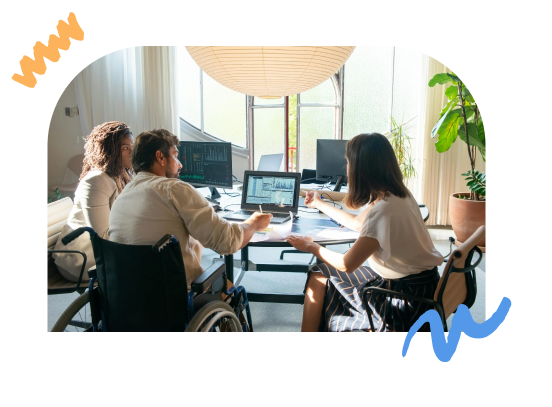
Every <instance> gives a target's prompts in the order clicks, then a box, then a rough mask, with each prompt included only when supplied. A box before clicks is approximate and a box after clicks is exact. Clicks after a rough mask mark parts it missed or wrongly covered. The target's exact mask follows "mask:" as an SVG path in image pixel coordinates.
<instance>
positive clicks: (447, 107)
mask: <svg viewBox="0 0 552 407" xmlns="http://www.w3.org/2000/svg"><path fill="white" fill-rule="evenodd" d="M459 101H460V99H458V98H457V97H456V98H454V99H451V100H449V101H448V103H447V104H446V105H445V107H443V108H442V109H441V113H440V116H439V117H440V118H441V117H443V115H444V114H445V113H446V112H448V111H449V110H450V109H452V108H453V107H455V106H456V104H457V103H458V102H459Z"/></svg>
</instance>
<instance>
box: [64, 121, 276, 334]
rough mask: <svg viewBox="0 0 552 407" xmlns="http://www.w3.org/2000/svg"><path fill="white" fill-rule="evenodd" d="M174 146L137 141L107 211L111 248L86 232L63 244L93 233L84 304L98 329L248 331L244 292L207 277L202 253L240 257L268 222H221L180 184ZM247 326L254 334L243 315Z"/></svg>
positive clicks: (162, 133) (167, 139) (162, 136)
mask: <svg viewBox="0 0 552 407" xmlns="http://www.w3.org/2000/svg"><path fill="white" fill-rule="evenodd" d="M178 145H179V140H178V138H177V137H176V136H174V135H173V134H171V133H170V132H169V131H167V130H164V129H158V130H152V131H146V132H143V133H141V134H140V135H138V137H137V138H136V142H135V144H134V148H133V150H132V167H133V170H134V172H135V173H136V176H135V177H134V179H133V180H132V182H130V183H129V184H128V185H126V187H125V188H124V189H123V191H122V193H121V194H120V195H119V197H118V198H117V200H116V201H115V203H114V204H113V206H112V208H111V213H110V217H109V232H108V235H109V241H107V240H103V239H100V238H99V237H98V236H97V235H96V234H95V233H94V231H93V230H92V229H91V228H81V229H78V230H76V231H74V232H73V233H71V234H70V235H67V236H66V237H65V238H64V239H66V240H68V241H70V240H72V239H75V238H76V237H77V236H78V235H80V234H82V233H83V232H84V231H88V232H89V233H90V238H91V240H92V245H93V248H94V257H95V258H96V262H97V263H96V264H97V268H96V271H95V272H93V271H89V274H90V277H91V278H92V279H91V283H90V288H93V284H94V282H95V281H97V285H98V288H97V289H94V290H92V291H90V290H89V292H91V293H92V294H91V295H90V296H89V301H90V305H91V309H92V317H93V319H94V320H95V321H96V322H97V321H99V320H102V324H103V330H117V331H138V330H144V331H173V330H174V331H180V330H184V328H185V327H186V326H187V330H194V331H195V330H207V331H209V330H234V328H236V327H240V325H241V327H243V326H244V325H245V318H244V317H243V315H242V311H244V310H245V308H248V304H247V298H246V295H245V291H244V290H243V287H233V286H231V284H230V283H229V282H227V280H226V273H225V266H224V263H223V262H217V263H214V264H213V265H212V266H211V267H209V268H208V269H207V270H205V272H204V270H203V269H202V268H201V251H202V248H203V247H204V246H205V247H208V248H210V249H212V250H214V251H216V252H217V253H219V254H230V253H235V252H237V251H238V250H239V249H241V248H242V247H244V246H245V245H247V243H248V242H249V240H250V239H251V237H252V236H253V234H254V233H255V232H256V231H261V230H263V229H265V228H266V227H267V226H268V225H269V224H270V220H271V218H272V215H271V214H261V213H254V214H253V215H252V216H251V217H250V218H249V219H247V220H246V221H245V222H243V223H242V224H240V225H238V224H231V223H229V222H228V221H226V220H224V219H222V218H220V217H219V216H218V215H217V214H216V213H215V212H214V210H213V209H212V208H211V207H210V206H209V203H208V201H207V200H206V199H205V198H204V197H203V196H202V195H201V194H200V193H198V192H197V191H196V189H195V188H194V187H192V186H191V185H189V184H187V183H186V182H183V181H181V180H180V179H179V172H180V169H181V168H182V165H181V164H180V161H179V160H178ZM96 279H97V280H96ZM229 285H230V286H231V287H228V286H229ZM188 293H189V294H188ZM224 295H229V297H227V298H226V297H224ZM222 300H225V301H222ZM83 301H86V299H85V300H83ZM70 308H71V307H70ZM68 311H69V309H68ZM196 311H197V312H196ZM236 314H238V315H239V316H241V321H238V319H237V318H236ZM192 316H193V318H192ZM61 319H63V318H61ZM247 319H248V321H247V322H248V323H249V326H250V327H251V319H250V316H249V312H248V310H247ZM236 321H237V322H236Z"/></svg>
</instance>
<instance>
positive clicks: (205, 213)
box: [108, 129, 272, 282]
mask: <svg viewBox="0 0 552 407" xmlns="http://www.w3.org/2000/svg"><path fill="white" fill-rule="evenodd" d="M178 145H179V140H178V137H176V136H175V135H173V134H171V133H170V132H169V131H167V130H164V129H158V130H152V131H145V132H143V133H141V134H140V135H138V137H137V138H136V142H135V144H134V147H133V149H132V168H133V170H134V172H135V173H136V175H135V177H134V179H133V180H132V182H130V183H129V184H128V185H127V186H126V187H125V188H124V189H123V192H121V194H120V195H119V197H118V198H117V200H116V201H115V202H114V204H113V206H112V208H111V214H110V216H109V232H108V233H109V240H110V241H112V242H118V243H124V244H130V245H144V244H149V245H152V244H154V243H156V242H157V241H158V240H159V239H161V238H162V237H163V236H164V235H166V234H170V235H174V236H176V238H177V239H178V241H179V242H180V247H181V249H182V258H183V260H184V267H185V270H186V277H187V279H188V281H189V282H191V281H193V280H194V279H196V278H197V277H198V276H199V275H200V274H201V273H202V272H203V269H202V268H201V250H202V248H203V247H208V248H209V249H211V250H214V251H216V252H217V253H219V254H231V253H235V252H237V251H238V250H239V249H241V248H242V247H244V246H245V245H247V243H248V242H249V240H251V237H252V236H253V234H254V233H255V232H256V231H261V230H263V229H265V228H266V227H267V226H268V225H269V224H270V219H271V218H272V215H270V214H260V213H254V214H253V215H252V216H251V217H250V218H249V219H247V220H246V221H245V222H243V223H242V224H241V225H238V224H232V223H229V222H228V221H226V220H225V219H222V218H220V217H219V216H218V215H217V214H216V213H215V211H214V210H213V208H211V207H210V206H209V202H208V201H207V200H206V199H205V198H204V197H203V196H202V195H201V194H200V193H199V192H197V190H196V189H195V188H194V187H193V186H191V185H190V184H188V183H186V182H183V181H181V180H180V178H179V172H180V169H181V168H182V165H181V164H180V161H179V160H178Z"/></svg>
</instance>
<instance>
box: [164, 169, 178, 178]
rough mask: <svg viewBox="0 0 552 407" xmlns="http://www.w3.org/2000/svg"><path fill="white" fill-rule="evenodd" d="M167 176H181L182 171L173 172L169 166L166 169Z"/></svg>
mask: <svg viewBox="0 0 552 407" xmlns="http://www.w3.org/2000/svg"><path fill="white" fill-rule="evenodd" d="M165 177H167V178H177V179H179V178H180V171H177V172H171V170H169V169H168V168H167V169H166V170H165Z"/></svg>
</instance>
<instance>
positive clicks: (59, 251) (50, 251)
mask: <svg viewBox="0 0 552 407" xmlns="http://www.w3.org/2000/svg"><path fill="white" fill-rule="evenodd" d="M80 229H84V228H80ZM80 229H77V230H80ZM87 229H90V230H92V229H91V228H87ZM83 232H85V231H84V230H83V231H82V232H81V233H79V236H80V235H81V234H82V233H83ZM92 232H94V231H93V230H92ZM67 236H69V235H67ZM48 253H49V254H52V253H77V254H80V255H81V256H82V257H83V261H82V267H81V271H80V274H79V279H78V280H77V287H79V286H80V285H81V282H82V276H83V274H84V266H86V260H87V258H86V254H85V253H83V252H80V251H78V250H48Z"/></svg>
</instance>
